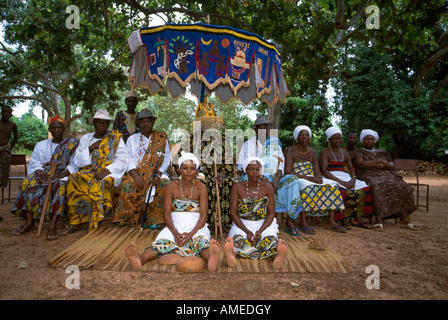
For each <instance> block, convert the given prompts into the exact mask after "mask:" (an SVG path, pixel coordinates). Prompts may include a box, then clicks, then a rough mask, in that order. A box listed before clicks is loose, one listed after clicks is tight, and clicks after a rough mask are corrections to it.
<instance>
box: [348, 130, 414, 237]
mask: <svg viewBox="0 0 448 320" xmlns="http://www.w3.org/2000/svg"><path fill="white" fill-rule="evenodd" d="M360 138H361V142H362V145H363V147H362V148H360V149H357V150H356V151H355V153H354V156H355V164H356V166H357V168H358V178H359V179H361V180H364V181H366V182H367V183H368V184H369V185H370V188H371V189H372V195H373V207H374V211H375V216H376V224H375V225H374V226H373V229H374V230H378V231H382V230H383V224H382V223H383V219H385V218H390V217H393V216H395V215H400V227H403V228H406V229H409V230H414V231H416V230H418V229H417V227H416V226H415V225H414V224H413V223H411V221H410V220H409V217H408V215H409V214H411V213H412V212H413V211H415V210H416V209H417V208H416V205H415V201H414V194H413V191H412V187H411V186H410V185H409V184H407V183H406V182H405V181H403V178H402V177H400V176H398V175H397V174H396V173H395V171H394V162H393V160H392V157H391V156H390V154H389V153H388V152H387V151H385V150H382V149H375V148H374V146H375V143H376V142H377V141H378V138H379V137H378V133H377V132H375V131H373V130H370V129H366V130H363V131H362V132H361V134H360Z"/></svg>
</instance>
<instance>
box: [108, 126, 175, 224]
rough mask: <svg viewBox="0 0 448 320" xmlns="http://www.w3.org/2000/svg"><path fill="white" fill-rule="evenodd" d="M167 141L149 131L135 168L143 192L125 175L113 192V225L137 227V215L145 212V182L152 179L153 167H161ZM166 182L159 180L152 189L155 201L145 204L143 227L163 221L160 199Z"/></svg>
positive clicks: (146, 188) (146, 189) (162, 136)
mask: <svg viewBox="0 0 448 320" xmlns="http://www.w3.org/2000/svg"><path fill="white" fill-rule="evenodd" d="M132 139H133V138H131V140H132ZM131 140H130V141H131ZM167 142H168V141H167V138H166V134H165V133H163V132H157V131H153V133H152V134H151V142H150V143H149V144H148V148H147V149H146V150H145V151H144V155H143V156H142V157H141V160H140V162H139V163H138V165H137V167H136V168H135V170H136V172H137V174H138V175H139V176H140V177H142V178H143V181H144V182H145V185H146V186H145V188H144V189H139V188H137V186H136V184H135V182H134V178H133V177H132V176H131V175H130V174H129V173H128V174H125V175H124V177H123V179H122V181H121V184H120V186H119V187H118V191H117V192H118V201H117V206H116V208H115V213H114V219H113V221H114V222H121V223H126V224H128V225H131V226H134V227H135V228H140V215H141V212H142V211H143V212H144V211H145V209H146V202H145V200H146V195H147V192H148V189H149V182H150V181H151V180H152V177H153V173H154V170H155V168H156V165H157V167H158V168H160V166H161V165H162V162H163V160H164V157H165V156H166V154H165V147H166V144H167ZM129 143H130V142H128V144H129ZM142 150H143V149H142ZM157 153H161V157H160V158H159V159H157V157H158V156H157ZM169 183H170V180H169V179H162V180H161V181H160V184H159V186H157V187H156V188H155V194H154V197H155V199H154V200H153V201H151V202H150V204H149V205H148V210H147V215H146V221H145V225H146V226H151V225H157V224H161V223H163V222H164V219H163V210H164V205H163V199H164V197H165V188H166V186H167V185H168V184H169Z"/></svg>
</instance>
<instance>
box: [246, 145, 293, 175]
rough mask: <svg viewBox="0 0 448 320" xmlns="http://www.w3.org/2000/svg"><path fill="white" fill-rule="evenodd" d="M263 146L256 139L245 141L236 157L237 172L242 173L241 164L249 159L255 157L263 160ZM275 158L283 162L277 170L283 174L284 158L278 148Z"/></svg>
mask: <svg viewBox="0 0 448 320" xmlns="http://www.w3.org/2000/svg"><path fill="white" fill-rule="evenodd" d="M265 156H266V155H265V146H264V145H263V144H261V143H260V141H258V140H257V137H252V138H250V139H249V140H247V141H246V142H245V143H244V144H243V147H242V148H241V151H240V153H239V155H238V171H243V163H244V160H246V159H247V158H249V157H257V158H260V159H263V158H264V157H265ZM277 156H278V157H279V158H280V159H282V160H283V161H281V162H280V164H279V166H278V169H279V170H280V171H281V172H282V173H284V172H285V156H284V155H283V151H282V148H280V145H279V146H278V154H277Z"/></svg>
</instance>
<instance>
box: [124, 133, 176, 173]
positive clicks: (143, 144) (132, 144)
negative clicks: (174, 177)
mask: <svg viewBox="0 0 448 320" xmlns="http://www.w3.org/2000/svg"><path fill="white" fill-rule="evenodd" d="M151 137H152V134H151V135H150V136H149V139H148V138H146V137H145V136H144V135H143V134H141V133H136V134H133V135H132V136H130V137H129V138H128V140H127V141H126V148H127V150H128V157H129V161H128V166H127V170H126V171H127V172H129V171H130V170H132V169H135V168H137V166H138V164H139V163H140V161H141V160H142V159H143V156H144V155H145V151H146V149H147V148H148V145H149V144H150V143H151ZM170 163H171V151H170V144H169V142H168V139H166V143H165V156H164V158H163V162H162V163H160V162H159V169H158V170H157V171H160V172H162V178H165V179H168V176H167V175H166V170H168V167H169V166H170Z"/></svg>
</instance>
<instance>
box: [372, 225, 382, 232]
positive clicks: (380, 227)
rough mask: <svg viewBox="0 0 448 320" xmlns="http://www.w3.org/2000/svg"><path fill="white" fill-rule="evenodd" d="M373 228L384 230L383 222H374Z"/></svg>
mask: <svg viewBox="0 0 448 320" xmlns="http://www.w3.org/2000/svg"><path fill="white" fill-rule="evenodd" d="M372 229H373V230H375V231H383V230H384V228H383V224H382V223H377V224H374V225H373V227H372Z"/></svg>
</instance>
